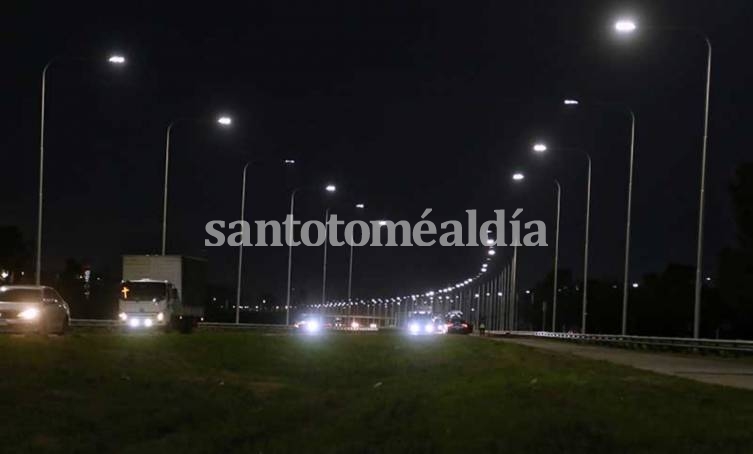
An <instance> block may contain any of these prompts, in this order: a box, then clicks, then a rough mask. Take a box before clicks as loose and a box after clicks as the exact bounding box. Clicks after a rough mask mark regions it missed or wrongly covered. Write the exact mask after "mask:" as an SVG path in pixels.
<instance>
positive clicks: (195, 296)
mask: <svg viewBox="0 0 753 454" xmlns="http://www.w3.org/2000/svg"><path fill="white" fill-rule="evenodd" d="M206 263H207V262H206V260H204V259H199V258H193V257H186V256H181V255H124V256H123V280H122V282H121V285H120V293H119V295H118V318H119V319H120V321H121V323H122V324H123V326H125V327H128V328H131V329H149V328H156V327H163V328H165V329H167V330H169V329H171V328H177V329H179V330H180V331H181V332H190V331H191V330H192V329H193V327H194V326H195V325H196V324H197V323H198V322H199V320H200V319H201V318H202V317H203V316H204V302H205V300H206V268H207V266H206Z"/></svg>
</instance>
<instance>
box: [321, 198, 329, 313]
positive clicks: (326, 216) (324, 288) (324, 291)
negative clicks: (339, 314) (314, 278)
mask: <svg viewBox="0 0 753 454" xmlns="http://www.w3.org/2000/svg"><path fill="white" fill-rule="evenodd" d="M328 221H329V207H327V209H326V210H324V264H323V266H322V305H324V304H325V302H326V301H327V243H328V242H329V241H328V238H327V233H328V232H327V231H328V230H329V222H328Z"/></svg>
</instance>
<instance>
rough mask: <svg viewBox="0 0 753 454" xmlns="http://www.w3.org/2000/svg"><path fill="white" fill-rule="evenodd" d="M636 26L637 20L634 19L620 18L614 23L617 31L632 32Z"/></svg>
mask: <svg viewBox="0 0 753 454" xmlns="http://www.w3.org/2000/svg"><path fill="white" fill-rule="evenodd" d="M636 28H637V27H636V25H635V22H634V21H633V20H632V19H620V20H618V21H616V22H615V23H614V29H615V31H617V33H622V34H628V33H632V32H634V31H635V29H636Z"/></svg>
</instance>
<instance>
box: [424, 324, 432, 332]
mask: <svg viewBox="0 0 753 454" xmlns="http://www.w3.org/2000/svg"><path fill="white" fill-rule="evenodd" d="M424 331H426V332H427V333H431V332H433V331H434V324H433V323H427V324H426V326H424Z"/></svg>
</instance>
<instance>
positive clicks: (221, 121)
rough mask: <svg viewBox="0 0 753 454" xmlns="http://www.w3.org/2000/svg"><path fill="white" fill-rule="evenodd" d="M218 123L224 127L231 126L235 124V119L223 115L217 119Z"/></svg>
mask: <svg viewBox="0 0 753 454" xmlns="http://www.w3.org/2000/svg"><path fill="white" fill-rule="evenodd" d="M217 123H219V124H221V125H222V126H230V125H231V124H233V119H232V118H230V117H228V116H226V115H223V116H221V117H219V118H217Z"/></svg>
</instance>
